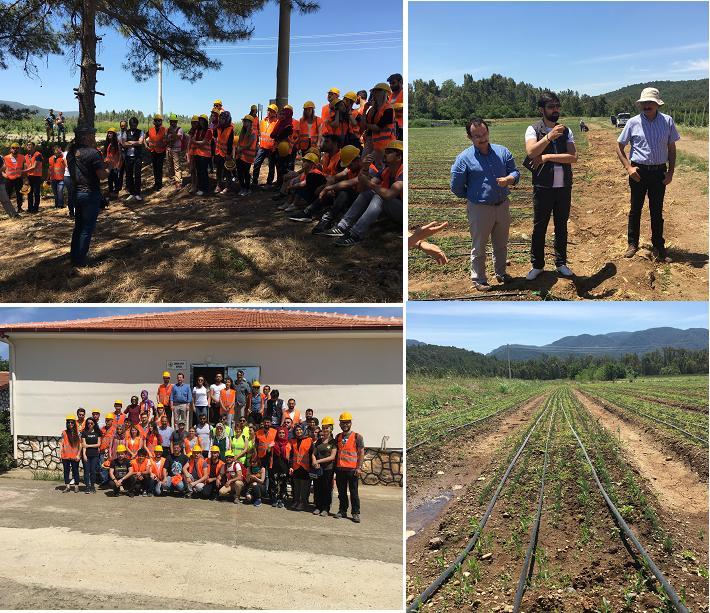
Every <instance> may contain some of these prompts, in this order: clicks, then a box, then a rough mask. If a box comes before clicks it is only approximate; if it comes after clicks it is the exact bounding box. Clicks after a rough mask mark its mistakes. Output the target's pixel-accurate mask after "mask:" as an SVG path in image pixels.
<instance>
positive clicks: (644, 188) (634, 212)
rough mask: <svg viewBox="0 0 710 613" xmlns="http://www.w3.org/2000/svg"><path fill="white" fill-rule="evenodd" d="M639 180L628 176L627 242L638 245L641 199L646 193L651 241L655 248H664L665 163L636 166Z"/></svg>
mask: <svg viewBox="0 0 710 613" xmlns="http://www.w3.org/2000/svg"><path fill="white" fill-rule="evenodd" d="M637 170H638V173H639V175H640V176H641V180H640V181H638V182H636V181H634V180H633V179H632V178H631V177H629V186H630V187H631V209H630V210H629V226H628V238H629V244H630V245H635V246H636V247H638V244H639V235H640V234H641V210H642V209H643V201H644V200H645V198H646V194H648V211H649V213H650V214H651V243H652V244H653V246H654V247H655V248H656V249H659V250H663V249H664V248H665V244H666V243H665V240H664V239H663V198H664V197H665V195H666V186H665V185H663V179H664V178H665V176H666V166H665V164H664V165H662V166H658V167H644V166H638V167H637Z"/></svg>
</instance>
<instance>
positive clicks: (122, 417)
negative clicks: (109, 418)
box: [113, 409, 126, 426]
mask: <svg viewBox="0 0 710 613" xmlns="http://www.w3.org/2000/svg"><path fill="white" fill-rule="evenodd" d="M114 415H115V416H116V419H114V420H113V423H114V425H116V426H120V425H122V424H125V423H126V414H125V413H122V412H121V410H120V409H119V410H118V411H116V410H115V409H114Z"/></svg>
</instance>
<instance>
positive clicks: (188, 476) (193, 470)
mask: <svg viewBox="0 0 710 613" xmlns="http://www.w3.org/2000/svg"><path fill="white" fill-rule="evenodd" d="M190 451H191V454H190V461H189V462H188V463H187V464H185V466H184V467H183V475H184V477H185V486H186V487H187V491H188V493H189V494H190V495H191V496H192V497H193V498H195V497H197V496H199V495H200V494H201V493H202V490H203V489H204V487H205V481H206V480H207V475H208V474H209V472H208V471H207V470H205V468H206V466H207V463H208V462H209V460H208V459H207V458H204V457H202V447H200V445H199V444H196V445H194V446H193V447H192V449H191V450H190Z"/></svg>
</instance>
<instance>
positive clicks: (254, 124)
mask: <svg viewBox="0 0 710 613" xmlns="http://www.w3.org/2000/svg"><path fill="white" fill-rule="evenodd" d="M247 115H250V116H251V130H252V132H254V136H256V144H257V147H258V146H259V107H257V106H256V104H252V105H251V108H250V109H249V112H248V113H247Z"/></svg>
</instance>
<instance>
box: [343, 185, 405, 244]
mask: <svg viewBox="0 0 710 613" xmlns="http://www.w3.org/2000/svg"><path fill="white" fill-rule="evenodd" d="M366 193H369V194H372V197H371V198H370V199H369V201H368V198H367V196H365V197H364V198H362V199H361V198H360V196H363V195H364V194H366ZM360 196H358V197H357V198H356V199H355V202H353V203H352V205H351V207H350V208H349V209H348V212H347V213H345V215H344V216H343V218H342V219H341V220H340V223H339V224H338V228H340V229H341V230H342V231H343V232H349V233H350V235H351V236H354V237H355V238H363V237H364V236H365V234H367V231H368V230H369V229H370V226H371V225H372V224H373V223H375V222H376V221H377V219H378V217H379V216H380V214H381V213H382V212H383V211H384V213H385V214H386V215H387V216H388V217H390V218H392V219H394V220H395V221H396V222H398V223H400V224H401V223H402V215H403V207H402V201H401V200H399V199H398V198H391V199H389V200H383V199H382V197H381V196H378V195H377V194H375V193H374V192H364V193H363V194H360Z"/></svg>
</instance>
